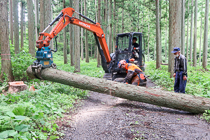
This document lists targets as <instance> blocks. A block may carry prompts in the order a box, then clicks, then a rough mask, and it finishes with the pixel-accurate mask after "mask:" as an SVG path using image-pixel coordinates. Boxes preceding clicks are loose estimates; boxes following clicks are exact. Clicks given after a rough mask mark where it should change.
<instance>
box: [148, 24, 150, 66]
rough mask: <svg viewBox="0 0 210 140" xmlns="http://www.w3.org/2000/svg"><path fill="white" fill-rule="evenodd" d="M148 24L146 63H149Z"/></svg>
mask: <svg viewBox="0 0 210 140" xmlns="http://www.w3.org/2000/svg"><path fill="white" fill-rule="evenodd" d="M149 34H150V32H149V23H148V38H147V61H148V62H149V39H150V38H149Z"/></svg>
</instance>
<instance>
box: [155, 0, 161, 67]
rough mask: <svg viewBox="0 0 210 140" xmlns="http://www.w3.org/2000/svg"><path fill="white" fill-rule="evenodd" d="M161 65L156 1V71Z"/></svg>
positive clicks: (157, 4)
mask: <svg viewBox="0 0 210 140" xmlns="http://www.w3.org/2000/svg"><path fill="white" fill-rule="evenodd" d="M160 64H161V46H160V21H159V0H156V69H159V68H160Z"/></svg>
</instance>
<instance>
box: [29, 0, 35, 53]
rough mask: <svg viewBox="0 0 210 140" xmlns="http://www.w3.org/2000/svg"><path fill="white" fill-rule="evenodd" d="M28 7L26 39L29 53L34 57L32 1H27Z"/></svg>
mask: <svg viewBox="0 0 210 140" xmlns="http://www.w3.org/2000/svg"><path fill="white" fill-rule="evenodd" d="M27 7H28V38H29V53H30V54H31V55H32V56H33V57H35V38H34V35H35V32H34V29H35V26H34V12H33V2H32V0H27Z"/></svg>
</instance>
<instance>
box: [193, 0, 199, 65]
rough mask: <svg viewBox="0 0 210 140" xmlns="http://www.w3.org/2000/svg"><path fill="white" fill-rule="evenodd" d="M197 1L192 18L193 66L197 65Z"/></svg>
mask: <svg viewBox="0 0 210 140" xmlns="http://www.w3.org/2000/svg"><path fill="white" fill-rule="evenodd" d="M197 7H198V1H197V0H195V17H194V44H193V45H194V49H193V66H194V67H196V65H197V13H198V8H197Z"/></svg>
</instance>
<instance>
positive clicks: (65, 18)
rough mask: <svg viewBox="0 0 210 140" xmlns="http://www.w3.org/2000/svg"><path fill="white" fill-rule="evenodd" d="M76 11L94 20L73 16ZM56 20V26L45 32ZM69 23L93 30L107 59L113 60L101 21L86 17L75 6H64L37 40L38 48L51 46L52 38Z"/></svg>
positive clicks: (108, 61) (107, 60)
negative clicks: (83, 19)
mask: <svg viewBox="0 0 210 140" xmlns="http://www.w3.org/2000/svg"><path fill="white" fill-rule="evenodd" d="M74 13H77V14H79V15H80V16H81V17H83V18H85V19H87V20H88V21H90V22H92V23H89V22H85V21H82V20H80V19H77V18H75V17H72V15H73V14H74ZM56 21H58V23H57V24H56V25H55V27H54V28H53V29H52V30H51V32H50V33H45V31H46V30H47V29H48V28H49V27H50V26H52V25H53V24H54V23H55V22H56ZM68 24H73V25H77V26H79V27H82V28H84V29H86V30H88V31H91V32H93V33H94V35H95V36H97V38H98V41H99V43H100V45H101V48H102V50H103V53H104V56H105V59H106V62H107V63H110V62H111V57H110V54H109V49H108V46H107V43H106V39H105V34H104V32H103V30H102V28H101V26H100V24H99V23H95V22H94V21H92V20H91V19H89V18H87V17H85V16H84V15H82V14H80V13H78V12H76V11H75V9H73V8H70V7H69V8H64V9H63V10H62V11H61V13H60V14H59V15H58V16H57V17H56V18H55V19H54V20H53V21H52V22H51V23H50V24H49V25H48V26H47V28H46V29H45V30H44V31H43V32H42V33H40V34H39V35H40V36H39V40H37V41H36V47H37V48H38V49H42V48H43V47H46V46H49V44H50V40H52V39H53V38H54V37H55V36H56V35H57V34H58V33H59V32H60V31H62V29H63V28H65V27H66V26H67V25H68ZM43 36H46V38H45V39H44V40H43ZM97 38H96V39H97Z"/></svg>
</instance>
